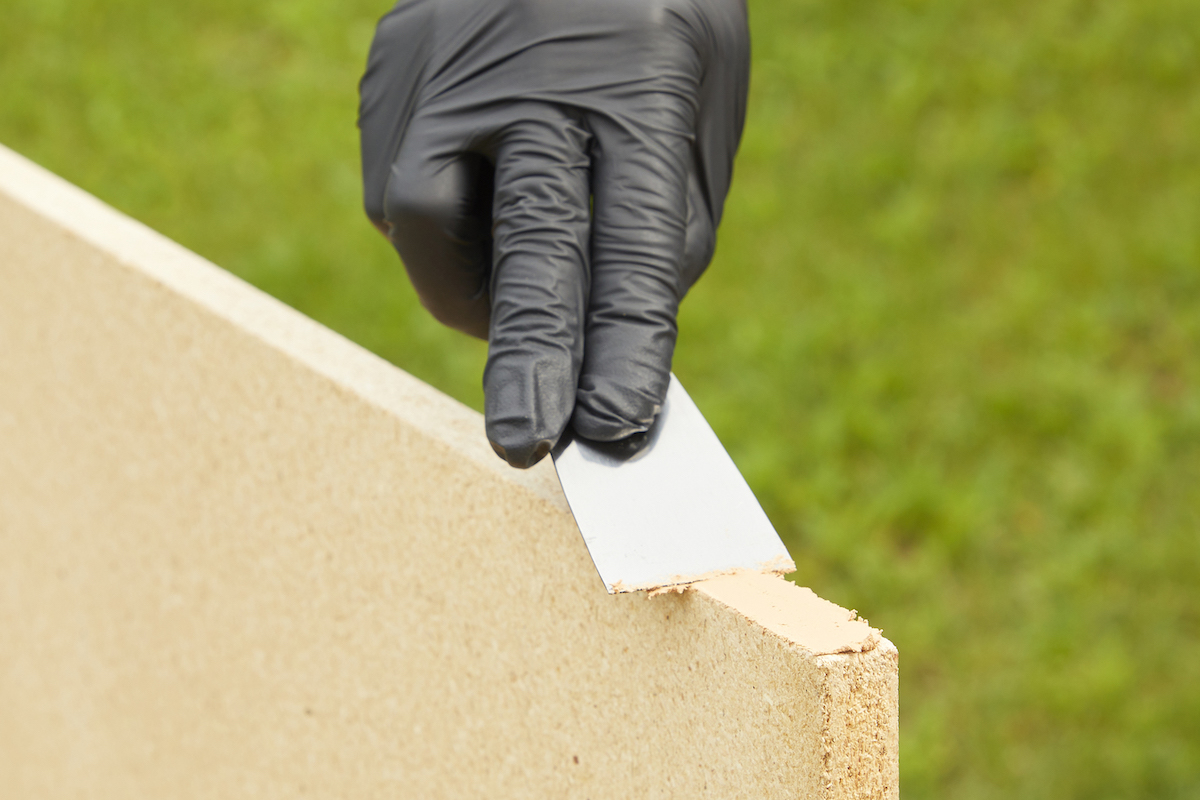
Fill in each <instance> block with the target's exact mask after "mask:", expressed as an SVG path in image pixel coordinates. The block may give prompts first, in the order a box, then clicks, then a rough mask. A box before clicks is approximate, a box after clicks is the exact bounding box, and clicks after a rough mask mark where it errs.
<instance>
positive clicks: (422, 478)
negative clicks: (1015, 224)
mask: <svg viewBox="0 0 1200 800" xmlns="http://www.w3.org/2000/svg"><path fill="white" fill-rule="evenodd" d="M365 224H366V223H365V222H364V226H365ZM364 235H367V234H366V233H364ZM0 287H2V288H0V342H2V343H3V347H2V348H0V443H2V444H0V797H3V798H5V800H26V799H32V798H37V800H53V798H68V797H89V798H97V799H98V800H102V799H107V798H131V797H155V798H213V797H220V798H223V799H230V798H289V800H290V799H291V798H296V797H329V798H334V797H354V798H447V799H449V798H456V799H458V798H489V800H496V799H497V798H583V799H584V800H586V798H593V800H599V798H613V797H617V798H722V799H723V800H724V799H725V798H756V799H757V798H888V797H892V798H894V797H897V796H898V789H897V730H898V728H897V713H898V706H897V697H898V694H897V692H898V689H897V687H898V667H897V663H898V662H897V654H896V650H895V648H894V647H892V645H891V644H890V643H889V642H888V641H887V640H886V639H882V638H880V636H879V633H878V631H875V630H873V629H871V628H870V627H869V626H868V625H867V623H866V622H865V621H862V620H858V619H855V618H854V616H853V615H852V614H851V613H850V612H848V611H846V610H844V609H841V608H838V607H837V606H835V605H833V604H831V603H828V602H826V601H824V600H821V599H820V598H818V597H816V596H815V595H813V593H812V592H810V591H808V590H807V589H801V588H798V587H795V586H793V585H791V584H789V583H787V582H785V581H783V580H781V579H779V578H777V577H774V576H771V575H763V574H755V575H734V576H727V577H722V578H717V579H713V580H709V581H704V582H701V583H698V584H696V585H695V586H694V588H693V590H691V591H688V592H686V593H683V594H668V595H664V596H661V597H655V598H653V599H652V600H647V599H646V598H645V596H644V595H619V596H610V595H608V594H607V592H605V590H604V587H603V585H602V584H601V582H600V580H599V579H598V578H597V576H596V573H595V570H594V568H593V566H592V563H591V560H590V559H589V558H588V554H587V550H586V548H585V547H584V544H583V541H582V539H581V537H580V535H579V531H578V529H577V528H576V526H575V523H574V520H573V519H572V518H571V515H570V512H569V511H568V509H567V507H566V503H565V502H564V500H563V497H562V492H561V490H560V489H559V487H558V484H557V481H556V480H555V477H554V471H553V468H552V467H551V465H550V464H549V463H545V464H543V465H540V466H538V467H536V468H534V469H532V470H530V471H528V472H518V471H515V470H512V469H509V468H508V467H507V466H506V465H504V464H503V463H502V462H501V461H500V460H499V459H497V458H496V457H495V456H494V455H493V454H492V452H491V450H490V448H489V447H488V445H487V443H486V440H485V437H484V435H483V425H482V420H481V418H480V416H479V415H478V414H476V413H475V412H473V411H471V410H469V409H467V408H464V407H463V406H461V405H460V404H458V403H456V402H455V401H453V400H451V399H449V398H447V397H445V396H443V395H441V394H439V393H438V392H436V391H434V390H433V389H431V388H430V387H428V386H426V385H424V384H422V383H420V382H419V381H417V380H415V379H413V378H412V377H410V376H408V375H406V374H404V373H403V372H401V371H400V370H398V369H396V368H395V367H393V366H391V365H389V364H387V363H385V362H384V361H382V360H380V359H379V358H376V357H375V356H373V355H371V354H370V353H367V352H366V351H364V350H362V349H361V348H359V347H357V346H355V345H353V344H351V343H350V342H347V341H346V340H344V339H342V338H341V337H339V336H337V335H336V334H334V333H331V332H330V331H328V330H326V329H324V328H322V327H321V326H319V325H317V324H316V323H314V322H312V321H311V320H308V319H306V318H304V317H303V316H302V315H300V314H298V313H296V312H295V311H293V310H292V309H290V308H287V307H286V306H284V305H282V304H281V303H278V302H277V301H275V300H273V299H271V298H269V297H267V296H265V295H263V294H262V293H260V292H258V291H256V290H254V289H253V288H251V287H249V286H247V285H246V284H244V283H242V282H241V281H239V280H237V279H236V278H234V277H232V276H230V275H229V274H227V273H225V272H223V271H221V270H220V269H218V268H216V267H214V266H213V265H212V264H210V263H208V262H206V261H204V260H203V259H201V258H200V257H198V256H196V255H194V254H193V253H190V252H188V251H187V250H185V249H183V248H182V247H180V246H178V245H176V244H174V243H173V242H171V241H169V240H167V239H165V238H163V237H162V236H160V235H158V234H156V233H154V232H153V231H151V230H149V229H147V228H145V227H144V226H142V225H140V224H138V223H137V222H135V221H133V220H131V219H129V218H127V217H125V216H122V215H121V214H119V213H117V212H115V211H113V210H112V209H111V208H109V207H107V206H105V205H104V204H103V203H100V202H99V201H97V200H96V199H94V198H92V197H90V196H88V195H87V194H85V193H84V192H82V191H80V190H79V189H76V188H74V187H72V186H70V185H69V184H67V183H65V182H64V181H62V180H60V179H58V178H56V177H54V176H53V175H50V174H48V173H47V172H45V171H44V170H42V169H40V168H38V167H36V166H35V165H33V164H31V163H29V162H28V161H25V160H24V159H22V158H21V157H19V156H17V155H15V154H13V153H11V152H9V151H7V150H3V149H2V148H0Z"/></svg>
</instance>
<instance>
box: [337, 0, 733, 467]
mask: <svg viewBox="0 0 1200 800" xmlns="http://www.w3.org/2000/svg"><path fill="white" fill-rule="evenodd" d="M748 80H749V35H748V32H747V28H746V7H745V2H744V0H401V1H400V2H399V3H398V4H397V5H396V7H395V8H394V9H393V10H392V11H391V12H390V13H389V14H387V15H386V16H385V17H384V18H383V19H382V20H381V21H380V23H379V27H378V30H377V31H376V34H375V40H374V42H373V44H372V45H371V52H370V56H369V59H368V63H367V71H366V74H365V75H364V76H363V79H362V83H361V86H360V92H361V107H360V115H359V127H360V128H361V132H362V165H363V186H364V194H365V203H366V209H367V215H368V216H369V217H370V218H371V220H372V222H374V223H375V225H376V227H378V228H379V229H380V230H381V231H382V232H383V233H384V234H385V235H386V236H387V237H388V238H389V239H390V240H391V242H392V243H393V245H395V247H396V250H397V251H398V252H399V254H400V258H401V259H402V260H403V262H404V266H405V268H406V269H407V270H408V274H409V277H410V278H411V280H412V282H413V286H414V287H415V288H416V291H417V294H418V295H419V296H420V298H421V302H422V304H423V305H424V306H425V307H426V308H427V309H429V311H431V312H432V313H433V315H434V316H435V317H436V318H437V319H438V320H440V321H441V322H443V323H445V324H446V325H449V326H451V327H454V328H457V329H459V330H461V331H465V332H466V333H469V334H472V335H474V336H478V337H480V338H487V340H488V361H487V367H486V368H485V370H484V376H483V383H484V392H485V396H486V401H485V410H486V418H487V435H488V439H489V440H490V441H491V443H492V446H493V448H495V450H496V452H497V453H499V454H500V456H501V457H503V458H505V459H507V460H508V462H509V463H510V464H512V465H513V466H516V467H528V466H530V465H532V464H534V463H536V462H537V461H539V460H540V459H541V458H543V457H544V456H545V455H546V454H547V453H548V452H550V449H551V448H552V447H553V446H554V444H555V442H556V441H557V440H558V438H559V436H561V435H562V433H563V431H564V430H565V428H566V426H567V424H568V422H570V423H572V424H573V425H574V428H575V431H576V433H577V434H579V435H581V436H584V437H586V438H589V439H595V440H599V441H615V440H618V439H624V438H625V437H629V436H631V435H633V434H636V433H639V432H643V431H646V430H648V429H649V427H650V426H651V424H652V423H653V422H654V419H655V417H656V416H657V414H658V412H659V410H660V409H661V404H662V401H663V397H664V396H665V394H666V390H667V384H668V380H669V373H670V369H671V356H672V354H673V352H674V349H675V338H676V332H677V328H676V323H675V316H676V312H677V310H678V307H679V302H680V300H681V299H682V297H683V295H684V294H685V293H686V292H687V290H688V289H689V288H690V287H691V285H692V284H693V283H694V282H695V281H696V279H697V278H698V277H699V276H700V273H701V272H703V271H704V268H705V267H706V266H707V265H708V262H709V260H710V259H711V258H712V252H713V246H714V230H715V228H716V226H717V223H718V222H719V220H720V218H721V210H722V207H723V205H724V202H725V195H726V193H727V192H728V189H729V181H730V176H731V172H732V168H733V157H734V153H735V151H736V150H737V145H738V140H739V139H740V137H741V132H742V124H743V120H744V117H745V104H746V92H747V83H748Z"/></svg>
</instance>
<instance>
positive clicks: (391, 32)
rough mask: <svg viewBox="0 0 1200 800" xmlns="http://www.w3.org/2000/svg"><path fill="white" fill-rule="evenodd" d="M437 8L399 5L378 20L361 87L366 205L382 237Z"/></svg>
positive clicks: (421, 1)
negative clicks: (390, 185) (393, 178)
mask: <svg viewBox="0 0 1200 800" xmlns="http://www.w3.org/2000/svg"><path fill="white" fill-rule="evenodd" d="M432 27H433V4H432V3H430V2H428V0H416V2H401V3H397V4H396V7H395V8H393V9H392V10H391V11H389V12H388V13H387V14H385V15H384V16H383V18H381V19H380V20H379V24H378V26H376V28H375V37H374V39H372V41H371V50H370V53H369V54H368V56H367V68H366V71H365V72H364V73H363V76H362V80H361V81H359V84H358V94H359V106H358V127H359V143H360V145H361V151H362V177H363V205H364V207H365V208H366V212H367V217H368V218H370V220H371V222H372V223H373V224H374V225H375V227H377V228H379V229H380V230H381V231H382V232H383V233H384V234H386V233H387V224H386V222H385V220H384V196H385V193H386V191H387V184H388V179H389V177H390V175H391V166H392V163H393V162H394V161H395V160H396V153H397V152H398V151H399V149H400V141H401V140H402V139H403V138H404V132H405V130H406V129H407V128H408V122H409V120H410V119H411V118H412V115H413V110H414V108H415V106H416V101H417V94H418V92H419V90H420V86H421V83H422V82H423V80H424V71H425V66H426V64H427V63H428V62H429V54H430V52H431V48H432V37H431V36H430V32H431V31H432Z"/></svg>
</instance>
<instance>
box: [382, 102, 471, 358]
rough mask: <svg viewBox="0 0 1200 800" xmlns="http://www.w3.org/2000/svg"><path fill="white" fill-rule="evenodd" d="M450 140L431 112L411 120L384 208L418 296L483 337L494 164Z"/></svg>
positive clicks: (448, 321)
mask: <svg viewBox="0 0 1200 800" xmlns="http://www.w3.org/2000/svg"><path fill="white" fill-rule="evenodd" d="M452 144H453V142H452V141H451V143H450V144H448V143H447V141H446V136H445V126H444V125H442V124H441V123H439V122H438V120H437V119H436V118H432V119H425V118H421V117H418V118H417V119H415V120H413V122H412V124H411V125H410V126H409V130H408V133H407V134H406V135H405V138H404V142H403V143H402V144H401V146H400V152H399V154H398V155H397V158H396V162H395V163H394V164H393V165H392V167H391V179H390V181H389V182H388V185H387V193H386V199H385V204H384V216H385V219H386V222H387V227H388V238H389V239H390V240H391V242H392V244H393V245H394V246H395V248H396V252H398V253H399V254H400V259H401V261H403V262H404V268H405V270H407V272H408V276H409V279H410V280H411V281H412V284H413V288H414V289H416V291H417V296H418V297H420V299H421V304H422V305H423V306H425V308H427V309H428V310H429V312H430V313H431V314H433V316H434V317H435V318H436V319H437V320H438V321H439V322H441V323H443V324H444V325H448V326H449V327H451V328H455V329H457V330H460V331H462V332H463V333H468V334H470V335H472V336H476V337H478V338H480V339H486V338H487V335H488V319H489V302H488V277H489V274H490V271H491V255H492V246H491V234H490V228H491V198H492V180H493V176H492V166H491V164H490V163H489V162H488V161H487V159H486V158H484V157H483V156H482V155H479V154H476V153H468V152H462V151H460V150H457V149H456V148H453V147H452Z"/></svg>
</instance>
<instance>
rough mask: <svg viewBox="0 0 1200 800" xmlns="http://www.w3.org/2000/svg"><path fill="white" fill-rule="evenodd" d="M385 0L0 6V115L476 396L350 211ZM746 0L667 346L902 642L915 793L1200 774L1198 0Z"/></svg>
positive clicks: (177, 227)
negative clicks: (733, 106)
mask: <svg viewBox="0 0 1200 800" xmlns="http://www.w3.org/2000/svg"><path fill="white" fill-rule="evenodd" d="M387 8H388V4H387V2H386V0H382V2H380V1H378V0H370V1H369V2H368V1H367V0H338V1H337V2H334V0H172V2H169V3H164V2H158V1H155V2H151V0H72V1H71V2H65V0H4V3H3V7H2V8H0V142H2V143H3V144H5V145H7V146H9V147H12V148H13V149H15V150H17V151H19V152H21V153H23V154H25V155H26V156H28V157H30V158H32V159H33V160H35V161H37V162H39V163H40V164H42V165H44V166H46V167H48V168H49V169H51V170H53V171H55V172H57V173H59V174H60V175H62V176H64V177H66V178H67V179H69V180H71V181H74V182H75V183H77V184H79V185H80V186H82V187H84V188H85V189H87V190H89V191H91V192H93V193H94V194H96V195H98V196H99V197H101V198H102V199H104V200H106V201H107V202H109V203H111V204H112V205H114V206H116V207H117V208H119V209H121V210H122V211H125V212H127V213H129V214H131V215H133V216H134V217H137V218H138V219H140V220H142V221H144V222H146V223H147V224H149V225H150V226H152V227H154V228H156V229H158V230H160V231H162V232H164V233H166V234H167V235H168V236H171V237H172V238H174V239H176V240H178V241H180V242H182V243H183V244H184V245H186V246H188V247H190V248H192V249H194V250H196V251H198V252H199V253H201V254H203V255H205V256H207V257H208V258H210V259H211V260H213V261H215V262H216V263H217V264H219V265H221V266H223V267H225V268H227V269H229V270H231V271H233V272H234V273H236V274H238V275H240V276H242V277H243V278H245V279H246V280H248V281H250V282H251V283H253V284H255V285H256V286H259V287H261V288H262V289H264V290H266V291H268V292H270V293H271V294H273V295H275V296H277V297H279V298H280V299H282V300H283V301H285V302H287V303H289V304H291V305H292V306H295V307H296V308H298V309H300V310H301V311H303V312H304V313H306V314H308V315H310V316H312V317H314V318H316V319H317V320H319V321H321V322H323V323H325V324H326V325H328V326H330V327H332V328H334V329H335V330H337V331H339V332H341V333H343V334H344V335H346V336H348V337H349V338H351V339H353V340H355V341H357V342H359V343H361V344H363V345H364V346H366V347H368V348H370V349H371V350H373V351H375V352H376V353H379V354H380V355H382V356H383V357H385V358H387V359H389V360H390V361H392V362H394V363H395V364H397V365H399V366H400V367H403V368H404V369H405V370H408V371H409V372H411V373H413V374H415V375H417V376H419V377H420V378H423V379H424V380H426V381H428V382H430V383H432V384H433V385H435V386H437V387H439V388H441V389H443V390H445V391H446V392H448V393H450V394H451V395H453V396H455V397H457V398H459V399H460V400H462V401H463V402H465V403H467V404H468V405H471V406H474V407H476V408H480V407H481V404H482V392H481V389H480V376H481V371H482V367H483V361H484V357H485V348H484V346H483V345H482V344H481V343H478V342H475V341H472V340H469V339H467V338H466V337H464V336H462V335H459V334H456V333H453V332H451V331H448V330H445V329H443V328H441V327H439V326H438V325H437V324H436V323H434V322H433V320H432V319H430V318H429V317H428V316H427V315H426V314H425V313H424V312H423V310H422V309H421V308H420V306H419V305H418V303H417V302H416V299H415V296H414V294H413V292H412V290H411V288H410V287H409V285H408V283H407V280H406V279H405V276H404V273H403V269H402V267H401V265H400V263H399V262H398V260H397V258H396V256H395V254H394V253H393V252H392V250H391V249H390V247H389V246H388V244H387V243H386V242H385V241H384V240H383V239H382V238H381V237H380V236H379V235H378V234H377V233H375V231H374V230H373V229H372V228H371V227H370V225H369V224H368V223H367V221H366V219H365V217H364V215H363V213H362V211H361V201H360V195H359V166H358V143H357V131H356V129H355V124H354V123H355V115H356V106H357V81H358V78H359V75H360V73H361V70H362V67H363V64H364V61H365V56H366V50H367V46H368V43H369V41H370V38H371V36H372V32H373V27H374V23H375V20H376V19H377V18H378V17H379V16H380V15H382V14H383V13H384V12H385V11H386V10H387ZM750 9H751V25H752V30H753V42H754V70H753V87H752V94H751V102H750V112H749V120H748V124H747V129H746V135H745V140H744V142H743V146H742V150H741V154H740V156H739V160H738V163H737V170H736V174H735V179H734V187H733V192H732V195H731V198H730V202H729V205H728V210H727V216H726V219H725V222H724V224H723V226H722V229H721V232H720V239H719V248H718V252H717V256H716V259H715V261H714V263H713V265H712V267H711V268H710V270H709V272H708V274H707V275H706V276H705V277H704V278H703V279H702V280H701V282H700V283H699V284H698V285H697V286H696V288H695V289H694V290H693V292H692V294H691V295H690V296H689V298H688V300H687V301H686V302H685V303H684V307H683V312H682V317H681V323H680V327H681V334H680V340H679V347H678V351H677V355H676V371H677V372H678V374H679V375H680V377H681V378H682V379H683V381H684V383H685V384H686V385H687V387H688V389H689V390H690V391H691V393H692V395H693V396H694V397H695V398H696V400H697V402H698V403H699V405H700V406H701V408H703V409H704V411H705V412H706V413H707V415H708V416H709V419H710V421H711V422H712V423H713V426H714V427H715V428H716V429H717V432H718V433H719V434H720V436H721V438H722V440H723V441H724V442H725V443H726V445H727V446H728V448H729V450H730V452H731V453H732V455H733V457H734V459H735V460H736V461H737V463H738V465H739V466H740V467H741V468H742V470H743V471H744V473H745V474H746V477H747V479H748V480H749V482H750V484H751V485H752V486H753V488H754V490H755V491H756V492H757V494H758V496H759V498H760V499H761V500H762V502H763V505H764V506H765V508H766V510H767V513H768V514H769V515H770V517H771V519H772V520H773V521H774V523H775V525H776V526H777V527H778V529H779V531H780V533H781V534H782V535H783V536H784V538H785V540H786V541H787V543H788V546H789V547H790V549H791V551H792V554H793V555H794V556H795V558H796V561H797V563H798V564H799V565H800V571H799V572H798V573H797V574H796V575H795V576H793V577H794V579H795V580H796V581H798V582H799V583H801V584H804V585H807V586H811V587H813V588H814V589H815V590H816V591H817V592H818V593H819V594H821V595H822V596H824V597H827V598H829V599H831V600H834V601H836V602H838V603H840V604H842V605H844V606H847V607H849V608H855V609H857V610H858V611H859V612H860V613H861V614H863V615H864V616H866V617H868V618H869V619H870V620H871V622H872V623H873V624H875V625H877V626H880V627H882V628H883V630H884V633H885V635H887V636H888V637H889V638H891V639H892V640H894V641H895V642H896V644H897V645H898V646H899V648H900V652H901V674H902V682H901V687H902V688H901V698H902V716H901V720H902V728H901V748H902V753H901V767H902V776H903V778H902V780H903V782H902V790H903V793H904V796H905V797H906V798H909V799H910V800H912V799H913V798H942V797H959V798H1001V797H1003V798H1011V797H1022V798H1125V797H1146V798H1196V797H1200V3H1196V2H1194V0H1153V1H1152V0H1106V2H1099V1H1098V0H1097V1H1096V2H1092V1H1091V0H1008V2H1004V3H979V2H968V1H967V0H891V2H881V1H880V0H750ZM0 291H3V287H0ZM481 435H482V432H481Z"/></svg>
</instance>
